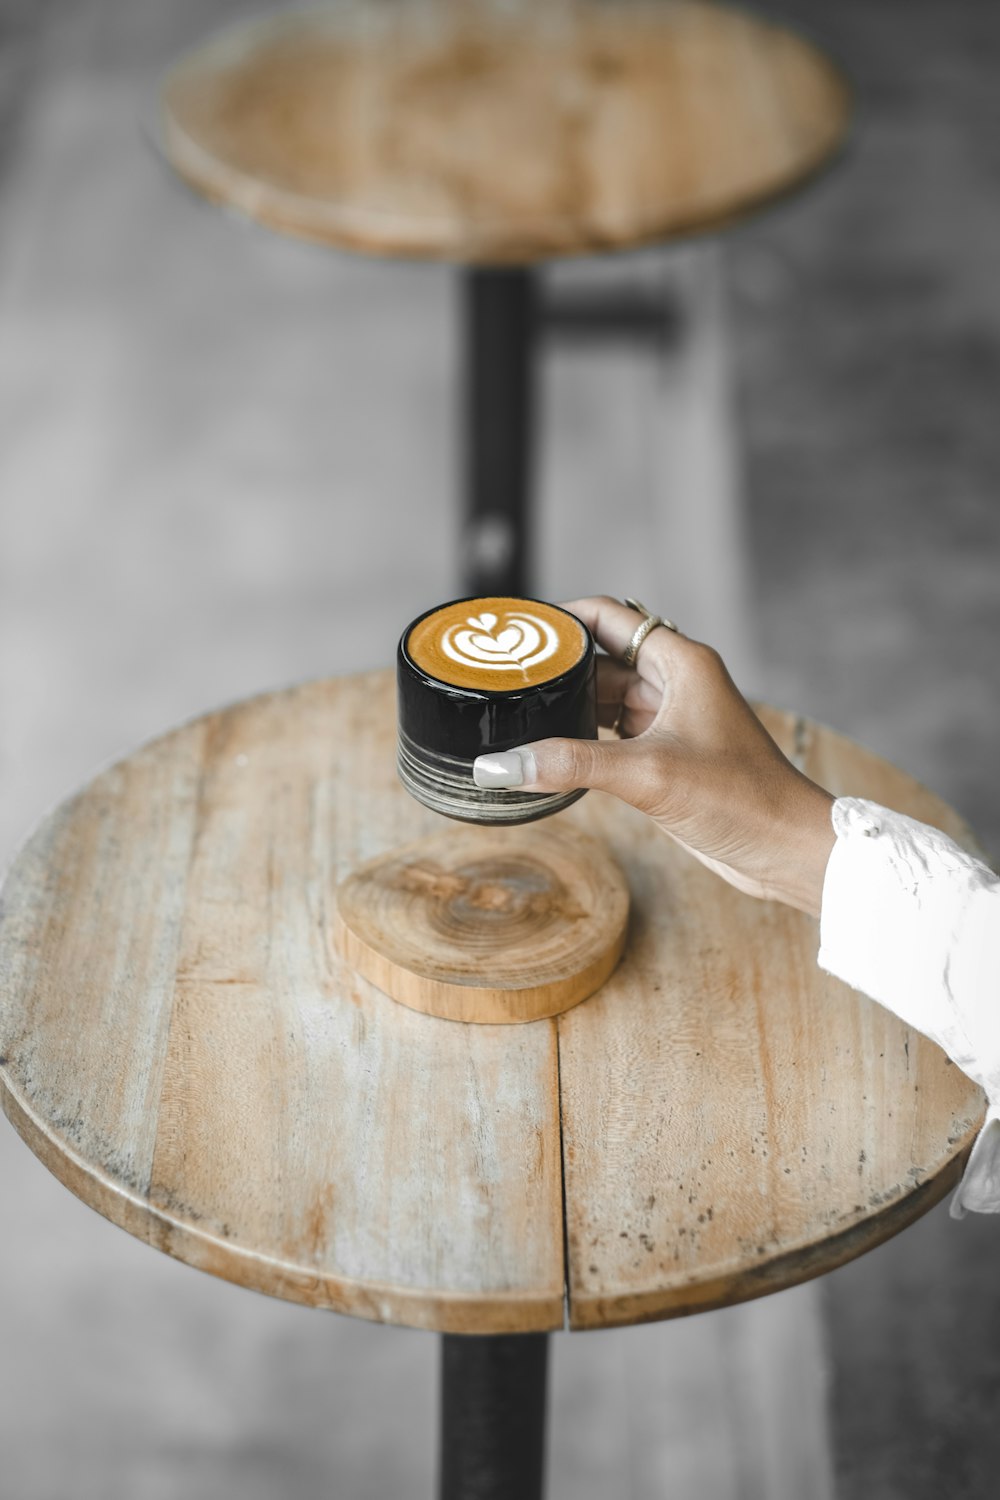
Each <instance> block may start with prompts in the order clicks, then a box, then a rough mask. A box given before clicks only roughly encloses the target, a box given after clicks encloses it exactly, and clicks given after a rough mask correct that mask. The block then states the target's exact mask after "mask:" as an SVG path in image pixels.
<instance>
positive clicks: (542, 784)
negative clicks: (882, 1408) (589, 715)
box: [472, 740, 656, 811]
mask: <svg viewBox="0 0 1000 1500" xmlns="http://www.w3.org/2000/svg"><path fill="white" fill-rule="evenodd" d="M649 757H650V750H649V747H647V746H645V745H641V744H640V743H639V742H638V740H536V741H535V743H534V744H531V745H520V746H518V748H517V749H516V750H503V751H491V752H489V753H488V754H486V755H480V756H479V757H478V759H477V760H476V761H475V762H474V763H473V767H472V776H473V780H474V781H475V783H476V785H477V786H479V787H514V786H516V787H519V788H521V790H523V791H526V792H570V791H575V790H577V789H578V788H581V787H593V788H594V789H595V790H599V791H603V792H611V793H612V795H613V796H615V797H621V799H622V800H623V801H624V802H631V803H632V805H633V807H638V808H641V809H642V810H643V811H648V804H649V803H651V802H652V801H653V800H654V797H655V788H656V778H655V775H651V774H650V771H651V767H650V765H649Z"/></svg>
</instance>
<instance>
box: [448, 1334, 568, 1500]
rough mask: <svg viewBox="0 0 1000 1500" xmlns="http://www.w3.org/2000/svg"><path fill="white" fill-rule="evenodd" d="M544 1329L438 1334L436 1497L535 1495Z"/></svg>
mask: <svg viewBox="0 0 1000 1500" xmlns="http://www.w3.org/2000/svg"><path fill="white" fill-rule="evenodd" d="M548 1358H549V1336H548V1334H547V1333H513V1334H508V1333H504V1334H454V1333H446V1334H443V1335H442V1338H441V1448H440V1487H439V1495H440V1500H542V1490H543V1486H544V1469H545V1406H546V1384H547V1372H548Z"/></svg>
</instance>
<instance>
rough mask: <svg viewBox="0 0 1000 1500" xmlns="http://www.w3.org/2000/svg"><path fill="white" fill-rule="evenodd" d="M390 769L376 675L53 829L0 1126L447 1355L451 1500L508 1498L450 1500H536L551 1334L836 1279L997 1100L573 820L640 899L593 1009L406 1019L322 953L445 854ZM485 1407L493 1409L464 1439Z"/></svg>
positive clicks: (175, 747) (802, 959)
mask: <svg viewBox="0 0 1000 1500" xmlns="http://www.w3.org/2000/svg"><path fill="white" fill-rule="evenodd" d="M762 712H763V716H764V718H765V721H766V723H767V725H768V727H769V728H770V729H771V731H772V732H773V733H774V734H775V735H776V737H777V739H778V740H779V743H781V744H782V746H783V748H785V750H786V751H787V752H788V753H790V754H793V755H795V756H796V757H797V759H798V762H799V763H800V764H801V765H802V766H803V767H804V769H805V770H806V771H807V772H808V773H809V774H810V775H812V776H814V777H815V778H816V779H817V780H819V781H821V782H823V783H824V784H825V785H827V786H828V787H829V788H830V789H831V790H833V791H835V792H837V793H854V794H863V795H868V796H871V797H873V798H875V799H877V800H880V801H883V802H886V803H889V804H892V805H893V806H896V807H898V808H901V809H903V810H904V811H907V812H909V813H911V814H913V815H915V816H917V817H919V818H921V819H924V820H926V821H929V822H932V823H935V824H937V825H938V826H940V827H942V828H945V829H946V830H947V831H948V832H949V833H951V834H952V835H954V836H956V837H958V838H959V839H961V840H964V841H966V842H968V841H969V839H970V835H969V833H968V830H967V829H966V828H965V827H964V826H963V825H962V823H961V822H960V820H959V819H958V817H957V816H956V815H955V814H954V813H952V812H951V811H950V810H949V809H948V807H947V806H945V804H943V803H942V802H940V801H939V800H938V799H937V798H936V797H934V796H932V795H931V794H930V793H929V792H927V791H925V790H923V789H922V788H921V787H919V786H918V785H917V784H916V783H915V782H913V781H912V780H910V778H908V777H907V776H905V775H903V774H902V773H901V772H900V771H897V770H895V769H894V768H893V767H892V766H890V765H888V764H886V763H885V762H884V761H882V760H879V759H878V758H876V757H875V756H872V755H870V754H868V753H866V752H865V751H863V750H861V749H859V748H858V747H857V746H855V745H853V744H851V743H850V742H849V741H847V740H844V739H842V738H840V737H839V736H837V735H835V734H833V733H831V732H830V731H829V730H825V729H820V728H817V727H816V726H814V725H812V724H810V723H808V722H806V721H804V720H802V719H797V718H795V717H794V716H792V715H788V714H779V713H776V712H774V711H772V710H763V711H762ZM393 736H394V725H393V681H392V679H391V677H390V676H389V674H381V673H380V674H373V675H367V676H360V677H355V678H347V679H340V680H333V681H327V682H319V683H314V684H309V685H306V686H304V687H299V688H294V689H291V690H289V691H286V692H279V693H273V694H269V695H266V696H263V697H260V698H255V699H251V700H249V701H247V702H244V703H239V704H236V705H235V706H233V707H231V708H228V709H224V710H222V711H220V712H218V713H215V714H211V715H208V716H207V717H205V718H201V719H198V720H196V721H194V722H192V723H190V724H187V725H184V726H183V727H181V728H180V729H177V730H174V731H173V732H171V733H169V734H167V735H165V736H164V737H163V738H162V739H159V740H156V741H154V742H153V743H151V744H149V745H147V746H145V747H143V748H142V749H140V750H138V751H137V752H135V753H134V754H133V755H131V756H129V757H128V758H127V759H125V760H124V761H122V762H120V763H119V764H118V765H116V766H113V767H112V768H111V769H110V770H106V771H104V772H103V773H102V774H101V775H99V776H98V777H96V779H95V780H94V781H92V782H91V783H90V784H89V785H88V786H86V787H85V788H84V789H83V790H82V791H81V792H80V793H79V794H77V795H76V796H75V797H73V798H71V799H70V800H69V801H68V802H66V803H64V804H63V805H62V806H61V807H60V808H58V809H57V811H56V812H55V813H53V814H52V815H51V816H50V817H48V818H47V819H46V820H45V821H44V822H43V823H42V824H41V825H40V827H39V828H38V829H37V830H36V832H35V833H34V834H33V835H32V836H31V838H30V839H29V841H28V843H27V844H26V846H25V847H24V849H23V850H22V852H21V853H20V855H19V857H18V858H17V860H16V861H15V863H14V866H13V868H12V870H11V872H10V875H9V877H8V880H7V883H6V886H5V889H4V897H3V914H2V922H0V1095H2V1101H3V1105H4V1109H5V1110H6V1112H7V1114H8V1115H9V1117H10V1119H11V1120H12V1122H13V1123H14V1125H15V1127H16V1128H17V1130H18V1131H19V1132H20V1133H21V1135H22V1136H23V1137H24V1139H25V1141H26V1142H27V1143H28V1145H29V1146H30V1147H31V1149H32V1150H33V1151H34V1152H35V1154H36V1155H37V1156H38V1157H39V1158H40V1159H41V1160H42V1161H43V1162H44V1163H45V1164H46V1166H48V1167H49V1168H50V1170H51V1171H52V1172H54V1173H55V1174H56V1176H57V1177H58V1178H59V1179H60V1180H61V1181H62V1182H63V1183H64V1184H65V1185H66V1186H67V1187H69V1188H70V1189H71V1190H72V1191H73V1192H74V1193H76V1194H77V1195H78V1196H79V1197H80V1198H82V1199H83V1200H84V1201H85V1202H86V1203H89V1204H90V1205H91V1207H93V1208H95V1209H97V1210H98V1212H100V1213H102V1214H104V1215H105V1216H106V1217H107V1218H109V1219H111V1220H112V1221H113V1222H115V1223H117V1224H119V1225H121V1226H122V1227H123V1228H124V1229H127V1230H128V1231H129V1232H130V1233H131V1234H134V1235H136V1236H137V1237H139V1238H141V1239H144V1240H146V1241H147V1242H148V1243H150V1244H152V1245H154V1246H156V1248H158V1249H160V1250H163V1251H166V1252H167V1253H168V1254H170V1255H174V1256H176V1257H177V1258H178V1259H181V1260H184V1261H187V1262H188V1263H189V1264H191V1265H194V1266H198V1267H200V1268H201V1269H203V1270H206V1271H210V1272H212V1273H213V1274H214V1275H217V1276H221V1277H224V1278H225V1279H227V1280H230V1281H235V1282H239V1283H241V1284H242V1285H244V1286H248V1287H253V1288H255V1289H257V1290H259V1291H262V1292H267V1293H269V1294H271V1295H273V1296H277V1297H283V1298H286V1299H288V1300H290V1301H296V1302H302V1303H307V1304H309V1305H311V1306H314V1307H322V1308H331V1309H334V1310H335V1311H338V1312H344V1313H350V1314H353V1315H355V1316H358V1317H364V1318H371V1319H375V1320H379V1321H384V1322H393V1323H403V1324H408V1325H410V1326H412V1327H416V1328H425V1329H435V1330H440V1331H441V1332H442V1333H444V1334H445V1335H446V1336H448V1337H446V1339H445V1395H446V1404H445V1420H446V1421H447V1422H449V1424H450V1425H449V1429H448V1430H449V1442H448V1444H447V1447H446V1456H447V1462H446V1468H445V1473H444V1493H445V1494H447V1495H455V1496H458V1495H460V1494H463V1493H466V1494H468V1493H470V1492H472V1493H476V1494H477V1495H478V1494H480V1493H482V1494H484V1495H500V1494H503V1493H506V1492H508V1491H505V1490H504V1489H503V1488H502V1487H499V1488H498V1487H494V1488H489V1487H484V1488H482V1489H481V1490H478V1489H477V1490H471V1488H470V1486H469V1484H468V1476H469V1475H470V1474H471V1473H476V1474H479V1475H480V1477H481V1476H482V1470H483V1467H484V1465H485V1467H486V1468H487V1469H489V1467H490V1465H491V1464H492V1465H493V1466H494V1470H495V1471H496V1472H500V1471H501V1470H503V1476H502V1477H504V1482H508V1483H513V1484H515V1487H514V1488H513V1489H510V1491H509V1492H510V1493H515V1494H518V1495H522V1494H523V1495H525V1496H527V1495H530V1494H537V1493H539V1489H538V1488H537V1483H538V1482H540V1481H539V1480H538V1476H539V1475H540V1472H541V1470H540V1454H541V1436H542V1429H543V1421H544V1376H545V1364H544V1361H545V1348H546V1339H545V1334H546V1332H547V1331H548V1330H551V1329H558V1328H562V1327H564V1326H568V1327H569V1328H571V1329H599V1328H610V1327H614V1326H616V1325H620V1324H629V1323H638V1322H642V1321H645V1320H649V1319H657V1318H669V1317H675V1316H679V1315H681V1314H685V1313H692V1312H697V1311H700V1310H702V1309H707V1308H714V1307H719V1306H722V1305H725V1304H729V1303H734V1302H739V1301H742V1300H744V1299H747V1298H751V1297H757V1296H761V1295H763V1294H765V1293H768V1292H772V1291H776V1290H778V1289H779V1288H782V1287H787V1286H791V1285H793V1284H794V1283H796V1282H799V1281H802V1280H805V1279H806V1278H809V1277H812V1276H816V1275H819V1274H821V1273H823V1272H825V1271H828V1270H831V1269H832V1268H833V1267H835V1266H838V1265H841V1264H842V1263H843V1262H845V1261H847V1260H850V1259H851V1258H852V1257H854V1256H856V1255H859V1254H860V1253H861V1252H863V1251H864V1250H867V1249H869V1248H870V1247H871V1246H873V1245H877V1244H879V1243H880V1242H881V1241H883V1240H885V1239H886V1238H888V1237H889V1236H890V1235H892V1234H895V1233H896V1232H897V1231H899V1230H900V1229H902V1228H904V1227H905V1226H906V1225H908V1224H910V1223H912V1222H913V1221H914V1220H915V1219H916V1218H918V1217H919V1216H920V1215H921V1214H923V1213H924V1212H926V1210H927V1209H929V1208H930V1207H931V1206H932V1205H933V1204H935V1203H937V1202H938V1200H939V1199H940V1198H941V1197H942V1196H943V1195H944V1194H945V1193H946V1192H947V1191H948V1189H949V1188H950V1187H951V1186H952V1184H953V1183H954V1182H955V1181H956V1180H957V1178H958V1175H959V1172H960V1169H961V1166H962V1162H963V1159H964V1156H965V1154H966V1152H967V1151H968V1149H969V1147H970V1145H971V1142H972V1140H973V1138H974V1135H975V1133H976V1131H977V1129H978V1126H979V1124H980V1122H981V1119H982V1114H983V1099H982V1096H981V1094H980V1092H979V1090H978V1089H977V1088H976V1087H975V1086H974V1085H973V1084H972V1083H970V1082H969V1080H968V1079H967V1078H965V1076H964V1075H963V1074H962V1073H960V1072H959V1070H958V1069H957V1068H955V1067H953V1066H951V1065H950V1064H949V1062H948V1061H947V1059H946V1058H945V1056H944V1054H943V1053H942V1052H940V1051H939V1049H938V1048H937V1047H936V1046H934V1045H933V1044H932V1043H930V1042H928V1041H926V1040H925V1039H923V1038H922V1037H921V1036H919V1035H918V1034H916V1033H913V1032H911V1031H909V1030H908V1029H907V1028H906V1027H905V1026H903V1025H902V1024H901V1023H900V1022H899V1021H897V1020H896V1019H894V1018H893V1017H892V1016H891V1015H889V1014H888V1012H886V1011H884V1010H883V1009H881V1007H879V1006H878V1005H876V1004H874V1003H873V1002H871V1001H869V1000H868V999H866V998H864V997H863V996H861V995H859V994H856V993H854V992H852V991H851V990H849V989H847V988H846V987H845V986H844V985H842V984H840V983H839V982H838V981H836V980H833V979H830V978H827V977H825V976H824V975H822V974H821V973H820V972H819V970H818V969H817V968H816V964H815V954H816V948H817V931H816V926H815V924H814V923H813V922H812V921H810V920H809V919H807V918H805V917H803V916H801V915H800V914H798V913H796V912H793V911H791V910H788V909H786V908H783V907H779V906H772V905H767V904H762V903H758V902H755V901H753V900H751V899H750V898H748V897H744V896H741V895H739V894H738V893H737V892H735V891H733V890H731V889H730V888H729V887H728V886H726V885H724V884H723V883H722V882H721V881H719V880H718V879H717V878H716V877H715V876H713V875H711V874H710V873H709V872H708V871H706V870H705V869H703V868H702V867H701V866H700V865H698V864H697V863H696V862H694V861H693V860H691V859H690V858H689V857H687V856H686V855H685V854H683V853H682V852H681V851H680V850H678V849H677V848H676V847H674V846H673V845H672V844H671V843H670V842H669V841H668V840H667V839H666V838H665V837H664V836H663V835H662V834H660V833H659V832H658V831H657V829H656V828H655V827H654V826H653V825H652V823H650V822H649V821H648V820H647V819H645V818H643V817H642V816H641V815H639V814H638V813H635V812H634V811H633V810H632V809H630V808H627V807H625V806H624V805H622V804H620V803H617V802H616V801H614V800H613V799H611V798H608V797H606V796H603V795H601V794H599V793H591V794H589V795H588V796H587V797H586V798H584V799H583V801H582V802H580V803H579V804H577V806H575V807H574V808H572V809H570V810H569V811H568V812H566V813H563V814H561V815H560V817H561V818H562V819H564V820H566V822H567V823H569V824H570V825H571V826H576V827H578V828H582V829H584V830H585V831H587V832H589V833H590V834H592V835H595V836H598V837H600V838H602V839H604V840H606V842H607V844H608V845H609V846H610V848H611V850H612V852H613V853H614V855H615V857H616V858H617V859H618V861H619V862H620V864H621V866H622V868H623V869H624V871H625V873H626V875H627V878H628V881H629V885H630V888H631V895H632V903H633V917H632V927H631V932H630V938H629V945H628V948H627V951H626V956H625V958H624V960H623V962H622V964H621V966H620V967H619V969H618V970H617V971H616V972H615V974H613V976H612V977H611V979H609V980H608V982H607V983H606V984H605V985H604V987H603V989H601V990H600V991H599V992H598V993H597V994H596V995H595V996H594V997H593V998H591V999H590V1000H588V1001H585V1002H584V1003H583V1004H581V1005H579V1006H578V1007H576V1008H575V1009H573V1010H571V1011H569V1012H567V1013H566V1014H564V1015H563V1016H561V1017H559V1018H557V1019H556V1020H547V1021H542V1022H536V1023H533V1024H530V1025H525V1026H517V1025H512V1026H487V1027H481V1026H470V1025H466V1024H462V1023H457V1022H448V1021H439V1020H434V1019H431V1018H429V1017H426V1016H422V1015H419V1014H417V1013H415V1012H412V1011H410V1010H407V1009H404V1008H403V1007H402V1006H400V1005H397V1004H395V1003H394V1002H393V1001H391V1000H389V999H388V998H386V997H385V996H384V995H382V994H381V993H380V992H379V991H377V990H376V989H374V988H373V987H372V986H371V985H369V984H368V983H367V982H365V981H364V980H362V979H360V978H359V977H358V976H357V975H355V974H354V973H353V972H352V971H351V970H349V969H348V968H346V966H345V965H344V964H343V963H342V961H341V960H340V959H339V958H338V956H337V953H336V951H335V949H334V946H333V942H332V933H333V916H334V902H335V888H336V885H337V883H338V881H339V880H340V879H341V878H342V877H343V876H345V875H346V874H347V873H348V872H350V871H351V870H352V869H353V868H355V867H356V866H357V865H358V863H359V862H360V861H362V860H364V859H366V858H369V857H372V856H375V855H377V854H379V853H381V852H383V851H385V850H388V849H390V848H394V847H397V846H398V845H399V844H401V843H404V842H406V841H408V840H410V839H416V838H419V837H422V836H423V835H424V834H426V833H428V832H430V831H436V830H437V829H439V828H440V827H441V826H442V825H441V822H440V820H439V819H437V818H436V817H435V816H434V814H432V813H429V812H428V811H427V810H426V809H424V808H422V807H421V806H420V805H418V804H417V803H416V802H414V801H413V800H411V799H410V798H409V797H408V796H407V795H406V793H405V792H404V791H403V790H402V788H401V786H400V785H399V784H398V782H397V780H396V776H395V769H394V758H393V744H394V738H393ZM490 835H491V837H495V833H494V832H493V831H490ZM459 1334H461V1335H490V1336H492V1337H489V1338H485V1337H484V1338H479V1339H475V1338H473V1339H471V1340H470V1339H468V1338H457V1337H450V1336H452V1335H459ZM523 1334H532V1335H535V1337H534V1338H529V1339H524V1338H523V1337H516V1338H515V1337H503V1336H504V1335H511V1336H513V1335H519V1336H520V1335H523ZM497 1335H500V1336H501V1337H496V1336H497ZM449 1361H451V1365H450V1366H449ZM449 1368H451V1369H452V1372H453V1373H452V1378H451V1381H450V1385H449V1373H448V1372H449ZM470 1372H471V1374H470ZM477 1372H478V1373H477ZM459 1374H460V1375H461V1379H459ZM473 1377H475V1378H473ZM477 1381H478V1384H477V1383H476V1382H477ZM477 1400H481V1401H485V1402H488V1401H493V1402H494V1403H497V1402H498V1403H499V1411H500V1416H501V1418H502V1420H501V1421H499V1423H496V1422H495V1423H494V1426H493V1428H492V1429H491V1432H490V1433H489V1434H487V1435H486V1436H484V1435H483V1433H482V1431H481V1430H479V1429H475V1428H474V1424H473V1423H472V1420H471V1417H470V1413H472V1415H473V1416H474V1414H475V1411H474V1403H475V1402H476V1401H477ZM463 1403H464V1405H463ZM491 1443H492V1444H493V1445H494V1446H493V1447H492V1448H490V1447H489V1445H490V1444H491ZM484 1444H485V1445H486V1449H487V1450H488V1457H487V1458H485V1459H484V1457H483V1452H484V1448H483V1445H484ZM477 1445H478V1446H477ZM498 1454H499V1457H498ZM449 1465H450V1467H449ZM504 1465H506V1469H504ZM511 1465H520V1468H516V1467H515V1469H514V1470H513V1472H514V1474H515V1480H514V1481H511V1480H510V1475H511V1472H512V1470H511ZM477 1466H478V1467H477ZM490 1472H493V1470H491V1471H490ZM532 1475H534V1476H535V1478H534V1481H532V1478H531V1476H532ZM497 1482H498V1483H499V1481H497ZM533 1483H535V1487H534V1488H532V1484H533ZM484 1484H485V1481H484Z"/></svg>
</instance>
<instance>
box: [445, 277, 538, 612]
mask: <svg viewBox="0 0 1000 1500" xmlns="http://www.w3.org/2000/svg"><path fill="white" fill-rule="evenodd" d="M460 276H461V295H462V307H461V319H462V325H463V328H462V332H463V342H464V371H463V375H464V388H465V403H464V404H465V424H464V431H463V439H464V445H465V449H464V457H465V463H464V475H463V481H464V490H465V496H464V500H465V515H464V518H463V526H462V587H463V590H464V592H466V593H469V594H513V595H515V596H517V595H522V594H524V593H526V592H527V590H528V588H529V586H530V573H531V563H530V537H529V528H530V517H531V504H530V499H531V496H530V491H531V471H532V459H533V446H534V445H533V432H534V399H535V390H534V385H535V382H534V364H535V361H534V344H535V291H536V289H535V278H534V272H532V271H531V270H530V269H527V268H525V267H523V266H517V267H513V268H507V267H502V268H501V267H494V266H473V267H468V268H466V269H464V270H463V271H461V272H460Z"/></svg>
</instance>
